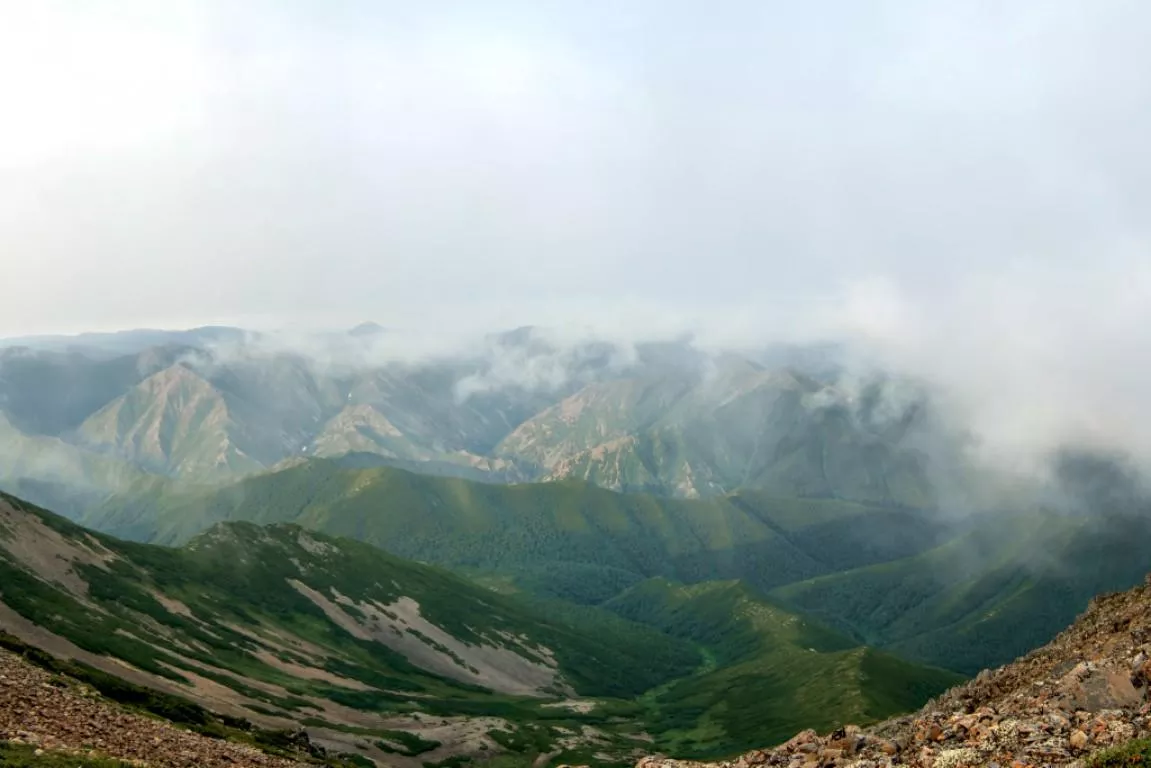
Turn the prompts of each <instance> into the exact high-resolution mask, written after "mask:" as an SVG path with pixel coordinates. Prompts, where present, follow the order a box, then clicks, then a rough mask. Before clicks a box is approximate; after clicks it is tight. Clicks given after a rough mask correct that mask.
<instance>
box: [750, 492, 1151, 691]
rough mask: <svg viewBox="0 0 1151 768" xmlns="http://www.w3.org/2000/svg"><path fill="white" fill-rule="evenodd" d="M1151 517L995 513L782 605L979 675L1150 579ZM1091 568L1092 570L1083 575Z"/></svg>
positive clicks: (789, 596)
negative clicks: (1092, 604)
mask: <svg viewBox="0 0 1151 768" xmlns="http://www.w3.org/2000/svg"><path fill="white" fill-rule="evenodd" d="M1148 536H1151V520H1148V519H1146V518H1131V519H1124V520H1112V521H1109V522H1108V524H1107V525H1106V526H1101V525H1099V524H1098V521H1096V520H1093V519H1083V518H1076V517H1071V516H1059V515H1056V514H1054V513H1051V512H1038V511H1035V512H1030V513H1026V514H1015V515H1007V514H996V515H994V516H993V515H990V514H987V515H984V516H982V517H978V518H975V519H973V520H971V521H970V525H969V530H968V532H967V533H965V534H964V535H962V536H959V537H956V538H953V539H951V540H950V541H948V542H947V543H945V544H942V545H940V546H938V547H935V548H932V549H930V550H927V551H925V552H922V553H920V554H918V555H915V556H912V557H908V558H902V559H899V560H894V561H891V562H887V563H882V564H876V565H870V566H865V567H861V568H855V569H851V570H846V571H843V572H841V573H836V574H829V575H824V576H820V577H817V578H813V579H809V580H805V581H801V582H797V583H794V584H789V585H786V586H783V587H780V588H777V589H775V590H774V591H772V592H770V595H771V596H772V598H773V599H775V600H777V601H779V602H780V603H782V604H784V605H786V606H788V607H790V608H792V609H794V610H798V611H801V612H803V613H805V614H807V615H810V616H814V617H816V618H819V619H820V620H822V621H824V622H826V623H828V624H830V625H832V626H834V627H836V628H837V629H840V630H841V631H844V632H847V633H849V634H851V635H852V636H853V637H857V638H859V639H861V640H862V641H864V642H866V643H869V644H871V645H876V646H880V647H883V648H886V649H889V650H891V651H892V652H894V653H897V654H899V655H900V656H901V657H903V658H907V659H914V660H918V661H923V662H927V663H931V664H936V665H940V666H944V667H947V668H948V669H954V670H957V671H960V672H964V673H967V674H974V673H976V672H978V671H979V670H980V669H983V668H985V667H991V666H995V665H996V664H1000V663H1003V662H1004V661H1005V660H1009V659H1012V658H1015V657H1016V656H1019V655H1021V654H1023V653H1025V652H1027V651H1028V650H1030V649H1032V648H1035V647H1037V646H1039V645H1042V644H1043V643H1046V642H1047V641H1048V640H1050V639H1051V637H1053V636H1054V635H1055V634H1056V633H1057V632H1059V631H1060V630H1061V629H1063V628H1064V627H1065V626H1067V624H1068V623H1070V622H1071V621H1072V620H1073V619H1074V617H1075V615H1076V614H1077V613H1079V612H1080V611H1082V610H1083V609H1084V608H1085V607H1086V605H1087V602H1088V601H1089V600H1090V599H1091V598H1092V597H1093V596H1094V595H1096V594H1099V593H1102V592H1110V591H1115V590H1120V589H1125V588H1127V587H1130V586H1131V585H1132V584H1135V583H1138V582H1139V580H1140V579H1141V578H1142V576H1143V575H1144V573H1145V572H1146V569H1147V566H1146V559H1145V556H1144V554H1143V552H1142V547H1141V545H1140V542H1142V541H1145V540H1146V539H1147V537H1148ZM1076 564H1090V567H1089V568H1087V567H1076Z"/></svg>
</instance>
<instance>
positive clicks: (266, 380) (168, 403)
mask: <svg viewBox="0 0 1151 768" xmlns="http://www.w3.org/2000/svg"><path fill="white" fill-rule="evenodd" d="M68 338H70V339H71V338H72V337H68ZM83 338H84V339H86V340H87V341H86V343H87V344H88V345H87V346H84V345H80V344H79V343H76V344H68V345H64V344H62V342H61V343H56V342H52V343H47V342H45V343H44V344H41V345H40V347H37V348H32V347H27V346H25V347H12V348H7V349H0V412H2V413H5V414H7V417H8V419H9V421H10V422H11V423H12V425H13V426H15V427H16V428H17V429H18V430H19V431H21V432H22V433H24V434H28V435H45V436H51V437H56V438H59V439H61V440H63V441H64V442H66V443H68V444H70V445H74V446H77V447H80V448H82V449H84V450H85V451H88V452H96V453H101V454H103V455H106V456H109V457H114V458H116V459H118V460H122V461H126V462H128V463H130V464H132V465H133V466H135V467H136V468H137V469H138V470H140V471H143V472H147V473H152V474H158V475H163V476H168V477H173V478H177V479H180V480H182V481H186V482H191V483H203V482H210V483H219V482H227V481H229V480H231V479H235V478H237V477H241V476H244V475H246V474H250V473H253V472H259V471H264V470H267V469H270V468H272V467H277V466H279V465H280V464H281V463H282V462H284V461H289V460H294V459H298V458H306V457H310V456H322V457H331V458H336V457H339V456H342V455H346V454H358V455H366V454H375V455H378V456H379V457H381V460H386V461H390V462H393V463H400V465H402V466H405V467H411V468H414V469H417V470H418V469H419V468H420V465H421V464H422V465H423V466H424V467H425V468H426V469H427V471H429V472H433V473H437V474H442V473H444V471H445V470H446V469H448V468H451V467H457V468H458V470H454V471H455V473H456V474H459V475H461V476H466V477H477V478H483V479H489V480H490V479H496V480H498V479H504V480H514V481H522V480H544V481H553V480H564V479H582V480H587V481H588V482H592V483H595V484H597V485H600V486H603V487H605V488H610V489H614V490H622V491H637V492H647V493H655V494H660V495H670V496H682V497H689V498H696V497H701V496H708V495H715V494H723V493H727V492H730V491H733V490H737V489H741V488H757V489H765V490H769V491H771V492H772V493H775V494H776V495H780V496H809V497H823V498H843V499H853V500H859V501H867V502H875V503H885V504H886V503H890V504H899V505H903V506H910V507H927V506H931V505H933V504H934V503H935V501H936V498H935V489H934V488H933V487H932V484H931V482H930V481H929V479H928V478H929V474H930V473H929V464H930V456H929V455H928V454H927V453H925V452H924V451H923V450H921V448H922V442H923V441H921V440H920V439H919V438H920V433H922V432H925V431H926V432H928V433H932V431H933V430H934V432H941V431H942V430H941V429H940V428H939V427H938V426H937V425H929V424H928V423H927V420H926V419H924V418H923V417H922V414H921V413H918V412H917V411H916V406H915V403H914V402H911V401H909V402H907V403H902V404H899V405H898V407H897V408H896V409H895V410H894V411H893V412H890V413H888V412H885V416H884V419H882V420H876V419H874V418H871V415H869V413H868V411H867V406H866V403H865V402H864V400H865V397H866V396H865V394H863V393H860V392H853V391H847V390H841V389H839V388H838V387H837V385H836V384H835V383H834V380H833V379H829V378H827V377H828V376H829V375H830V374H829V371H832V370H834V364H835V363H834V361H835V360H836V359H837V357H836V353H835V351H834V350H831V351H829V350H825V349H822V348H813V349H811V350H807V349H805V348H794V349H793V348H787V349H782V348H780V349H775V350H773V351H772V350H769V351H767V352H763V353H755V354H751V353H749V354H746V355H737V354H732V353H726V354H719V353H714V352H705V351H702V350H700V349H697V348H695V347H693V346H692V345H691V343H690V341H671V342H659V343H651V342H649V343H643V344H638V345H634V346H621V345H616V344H611V343H607V342H600V341H585V342H567V341H563V340H561V339H559V338H558V337H556V336H555V335H554V334H553V333H550V332H548V331H545V330H542V329H539V328H535V327H530V326H529V327H523V328H517V329H514V330H512V331H508V332H505V333H500V334H493V335H490V336H487V337H484V338H483V339H481V340H480V341H479V342H478V343H477V344H476V346H475V347H474V348H470V349H460V350H457V351H455V352H452V353H449V352H446V351H442V352H441V353H439V354H437V355H429V356H426V357H423V358H421V357H418V356H413V355H412V353H411V351H410V350H408V351H407V352H406V353H405V354H400V355H392V353H390V352H388V349H389V348H388V344H389V343H391V342H392V341H395V340H399V342H402V343H408V342H405V341H404V338H406V337H404V335H403V334H396V335H393V334H392V333H391V332H385V331H383V330H382V329H380V328H379V327H377V326H375V325H373V324H370V323H369V324H363V325H361V326H358V327H357V328H356V329H352V331H350V332H341V333H335V334H313V335H310V336H309V335H303V336H299V337H295V336H289V335H284V334H256V333H248V332H244V331H241V330H240V329H233V328H200V329H193V330H190V331H174V332H160V331H138V332H137V331H132V332H125V333H123V334H96V335H93V336H91V337H83ZM73 341H75V339H73ZM409 341H410V340H409ZM89 342H90V343H89ZM93 344H97V345H100V346H99V349H98V350H97V347H96V346H93ZM59 349H68V350H70V351H66V352H62V351H58V350H59ZM762 361H767V362H762ZM769 363H771V364H772V365H774V366H775V367H770V366H769ZM784 363H787V364H790V365H791V366H792V367H780V366H781V365H783V364H784ZM808 372H810V375H809V373H808ZM879 390H880V391H881V394H880V397H881V398H882V397H884V395H883V394H882V386H880V387H879ZM890 410H891V409H890V408H889V409H888V411H890ZM932 437H933V439H936V438H938V437H939V435H937V434H934V433H933V434H932ZM928 442H930V441H928ZM946 469H948V470H949V469H951V468H946ZM30 479H34V478H30ZM68 508H69V509H70V508H71V507H70V506H69V507H68Z"/></svg>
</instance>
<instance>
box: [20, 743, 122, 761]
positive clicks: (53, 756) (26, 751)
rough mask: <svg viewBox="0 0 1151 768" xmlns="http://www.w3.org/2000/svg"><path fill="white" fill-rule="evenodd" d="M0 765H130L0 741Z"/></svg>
mask: <svg viewBox="0 0 1151 768" xmlns="http://www.w3.org/2000/svg"><path fill="white" fill-rule="evenodd" d="M37 752H39V753H40V754H36V753H37ZM0 765H3V766H6V768H130V763H125V762H122V761H120V760H112V759H110V758H106V757H88V756H87V755H83V754H74V753H71V752H59V751H44V750H38V749H37V748H36V747H33V746H31V745H28V744H12V743H11V742H7V741H0Z"/></svg>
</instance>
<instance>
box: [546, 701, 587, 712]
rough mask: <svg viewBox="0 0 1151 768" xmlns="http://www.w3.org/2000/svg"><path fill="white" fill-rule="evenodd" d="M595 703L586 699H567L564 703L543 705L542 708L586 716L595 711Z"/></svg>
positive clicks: (556, 702)
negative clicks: (563, 710) (562, 710)
mask: <svg viewBox="0 0 1151 768" xmlns="http://www.w3.org/2000/svg"><path fill="white" fill-rule="evenodd" d="M596 703H597V702H594V701H589V700H586V699H567V700H566V701H554V702H551V703H550V704H543V705H542V706H544V707H548V708H552V709H566V710H568V711H570V712H578V713H580V714H581V715H586V714H588V713H589V712H592V711H594V710H595V708H596Z"/></svg>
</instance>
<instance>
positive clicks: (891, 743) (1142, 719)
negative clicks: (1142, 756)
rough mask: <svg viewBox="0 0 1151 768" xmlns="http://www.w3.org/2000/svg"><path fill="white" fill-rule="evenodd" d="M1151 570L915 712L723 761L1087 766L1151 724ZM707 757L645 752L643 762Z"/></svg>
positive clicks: (803, 765)
mask: <svg viewBox="0 0 1151 768" xmlns="http://www.w3.org/2000/svg"><path fill="white" fill-rule="evenodd" d="M1149 694H1151V576H1149V577H1148V580H1147V582H1146V583H1145V584H1144V585H1143V586H1141V587H1136V588H1135V589H1132V590H1131V591H1129V592H1123V593H1116V594H1109V595H1101V596H1099V597H1096V598H1095V599H1094V600H1092V601H1091V604H1090V605H1089V606H1088V609H1087V612H1086V613H1084V614H1083V615H1082V616H1080V617H1079V619H1078V620H1077V621H1076V622H1075V623H1074V624H1073V625H1072V626H1071V627H1070V628H1068V629H1067V630H1066V631H1064V632H1063V633H1062V634H1060V635H1059V636H1058V637H1056V638H1055V639H1054V640H1052V641H1051V642H1050V643H1049V644H1047V645H1046V646H1044V647H1042V648H1040V649H1038V650H1036V651H1033V652H1031V653H1029V654H1028V655H1026V656H1024V657H1022V658H1020V659H1017V660H1016V661H1015V662H1013V663H1011V664H1008V665H1006V666H1003V667H1000V668H999V669H995V670H984V671H983V672H981V673H980V674H979V675H978V676H977V677H976V678H975V679H974V680H971V681H970V682H968V683H965V684H964V685H961V686H958V687H956V688H953V689H951V690H950V691H948V692H947V693H945V694H943V695H942V696H941V697H939V698H938V699H937V700H935V701H933V702H930V703H928V705H927V706H925V707H924V708H923V709H922V710H920V711H919V712H918V713H916V714H914V715H910V716H905V717H901V718H896V719H894V720H889V721H887V722H884V723H880V724H878V725H875V726H872V727H870V728H856V727H854V726H846V727H844V728H840V729H839V730H837V731H835V732H833V733H831V734H827V735H823V736H820V735H818V734H816V733H815V732H814V731H810V730H809V731H803V732H802V733H799V734H797V735H796V736H795V737H793V738H792V739H790V740H789V741H787V742H785V743H784V744H781V745H780V746H778V747H775V748H773V749H767V750H756V751H754V752H749V753H747V754H746V755H742V756H740V757H738V758H736V759H734V760H729V761H724V762H720V763H715V764H712V765H713V766H715V768H750V767H751V766H761V765H767V766H789V768H847V767H848V766H850V767H851V768H887V767H888V766H914V767H915V768H976V766H993V767H994V768H1029V767H1031V766H1034V767H1035V768H1038V767H1039V766H1061V765H1076V766H1078V765H1081V764H1082V761H1083V759H1084V758H1086V757H1087V756H1089V755H1090V753H1092V752H1094V751H1096V750H1099V749H1102V748H1105V747H1110V746H1114V745H1118V744H1122V743H1124V742H1126V741H1130V740H1131V739H1134V738H1144V737H1147V736H1148V735H1149V734H1151V701H1149V698H1151V696H1149ZM704 765H705V764H702V763H694V762H688V761H679V760H669V759H666V758H663V757H659V756H654V757H646V758H644V759H642V760H640V761H639V764H638V766H637V768H701V767H702V766H704Z"/></svg>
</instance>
